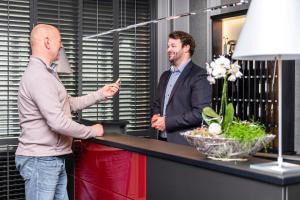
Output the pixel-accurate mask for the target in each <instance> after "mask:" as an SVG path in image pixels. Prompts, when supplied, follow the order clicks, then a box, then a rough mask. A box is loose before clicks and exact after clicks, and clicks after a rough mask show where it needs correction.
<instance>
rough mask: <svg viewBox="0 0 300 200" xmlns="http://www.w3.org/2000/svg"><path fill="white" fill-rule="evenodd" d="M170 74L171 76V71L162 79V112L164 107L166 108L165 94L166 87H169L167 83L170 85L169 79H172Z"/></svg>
mask: <svg viewBox="0 0 300 200" xmlns="http://www.w3.org/2000/svg"><path fill="white" fill-rule="evenodd" d="M170 76H171V72H170V71H169V72H168V73H167V74H166V75H165V77H164V78H163V79H162V81H163V82H162V84H161V86H162V88H161V89H162V95H161V100H160V102H162V103H161V107H160V108H161V109H160V112H161V114H163V109H164V103H165V95H166V89H167V85H168V82H169V79H170Z"/></svg>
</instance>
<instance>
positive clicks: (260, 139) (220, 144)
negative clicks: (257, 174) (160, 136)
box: [182, 56, 275, 161]
mask: <svg viewBox="0 0 300 200" xmlns="http://www.w3.org/2000/svg"><path fill="white" fill-rule="evenodd" d="M240 68H241V67H240V66H239V65H238V63H237V62H235V63H231V62H230V60H229V59H228V58H225V57H224V56H220V57H219V58H217V59H215V60H214V61H212V62H211V63H210V64H208V63H207V64H206V70H207V73H208V77H207V80H208V81H209V82H210V83H211V84H215V82H216V79H220V78H223V79H224V81H223V88H222V97H221V106H220V110H219V112H218V113H217V112H216V111H214V110H213V109H212V108H211V107H205V108H204V109H203V110H202V118H203V120H204V121H205V122H206V124H207V126H208V127H207V126H203V127H201V128H197V129H194V130H192V131H187V132H184V133H182V134H183V135H184V136H185V138H186V139H187V141H188V142H189V143H190V144H191V145H193V146H195V147H196V148H197V150H198V151H200V152H201V153H203V154H205V155H207V156H208V157H209V158H211V159H216V160H227V161H231V160H247V157H248V156H249V155H253V154H255V153H256V152H257V151H259V150H261V149H262V148H263V147H264V146H266V145H267V144H268V143H269V142H271V141H272V140H273V139H274V138H275V136H274V135H271V134H266V131H265V128H264V126H263V125H261V124H259V123H258V122H250V121H241V120H239V119H238V118H237V117H235V116H234V107H233V104H232V103H228V101H227V81H232V82H233V81H235V80H236V79H237V78H240V77H242V75H243V74H242V73H241V72H240Z"/></svg>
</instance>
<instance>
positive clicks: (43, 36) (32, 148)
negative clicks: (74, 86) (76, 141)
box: [16, 24, 119, 200]
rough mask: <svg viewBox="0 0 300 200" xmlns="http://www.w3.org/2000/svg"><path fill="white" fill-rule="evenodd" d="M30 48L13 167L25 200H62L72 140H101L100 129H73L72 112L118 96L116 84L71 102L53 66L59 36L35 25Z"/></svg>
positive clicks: (78, 126) (21, 89) (21, 90)
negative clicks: (16, 172)
mask: <svg viewBox="0 0 300 200" xmlns="http://www.w3.org/2000/svg"><path fill="white" fill-rule="evenodd" d="M30 44H31V49H32V55H31V57H30V60H29V63H28V66H27V69H26V70H25V72H24V74H23V76H22V79H21V82H20V87H19V93H18V108H19V118H20V126H21V131H22V132H21V134H20V137H19V145H18V148H17V151H16V166H17V169H18V170H19V171H20V174H21V176H22V177H23V178H24V180H25V192H26V199H28V200H48V199H49V200H52V199H57V200H58V199H62V200H66V199H68V194H67V190H66V187H67V175H66V170H65V155H67V154H70V153H72V150H71V145H72V139H73V137H76V138H83V139H85V138H90V137H96V136H102V135H103V127H102V125H101V124H96V125H93V126H84V125H81V124H78V123H76V122H75V121H73V120H72V115H71V112H72V111H78V110H81V109H84V108H86V107H88V106H91V105H93V104H95V103H98V102H99V101H102V100H105V99H107V98H108V97H112V96H113V95H114V94H115V93H116V92H117V91H118V90H119V81H117V82H116V83H113V84H109V85H105V86H104V87H103V88H101V89H99V90H98V91H95V92H93V93H90V94H88V95H85V96H81V97H71V96H69V95H68V94H67V91H66V89H65V87H64V86H63V84H62V83H61V81H60V79H59V77H58V76H57V72H56V70H55V67H53V65H52V64H53V62H54V61H56V60H57V59H58V55H59V50H60V48H62V47H63V45H62V42H61V36H60V32H59V30H58V29H57V28H55V27H54V26H51V25H46V24H39V25H37V26H35V27H34V28H33V30H32V31H31V35H30Z"/></svg>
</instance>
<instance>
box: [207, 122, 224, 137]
mask: <svg viewBox="0 0 300 200" xmlns="http://www.w3.org/2000/svg"><path fill="white" fill-rule="evenodd" d="M208 132H209V133H210V134H212V135H219V134H221V133H222V127H221V125H220V124H218V123H211V124H210V125H209V127H208Z"/></svg>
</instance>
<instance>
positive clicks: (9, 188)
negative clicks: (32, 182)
mask: <svg viewBox="0 0 300 200" xmlns="http://www.w3.org/2000/svg"><path fill="white" fill-rule="evenodd" d="M15 150H16V146H13V145H1V146H0V199H1V200H18V199H20V200H21V199H25V190H24V181H23V179H22V177H21V176H20V174H19V172H18V171H17V169H16V167H15Z"/></svg>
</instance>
